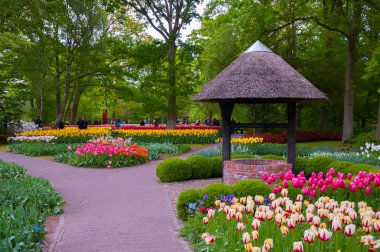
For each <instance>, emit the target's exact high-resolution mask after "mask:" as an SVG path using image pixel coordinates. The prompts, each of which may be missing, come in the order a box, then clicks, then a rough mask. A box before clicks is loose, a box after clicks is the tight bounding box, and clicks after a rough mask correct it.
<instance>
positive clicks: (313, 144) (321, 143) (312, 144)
mask: <svg viewBox="0 0 380 252" xmlns="http://www.w3.org/2000/svg"><path fill="white" fill-rule="evenodd" d="M302 144H306V145H307V146H309V147H318V146H328V147H336V148H342V147H343V146H342V145H341V142H340V141H318V142H305V143H302Z"/></svg>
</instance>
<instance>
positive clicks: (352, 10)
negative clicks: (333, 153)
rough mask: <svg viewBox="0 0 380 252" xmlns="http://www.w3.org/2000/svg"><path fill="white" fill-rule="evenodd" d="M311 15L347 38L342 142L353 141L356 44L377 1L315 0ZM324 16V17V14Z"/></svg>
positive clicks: (327, 27)
mask: <svg viewBox="0 0 380 252" xmlns="http://www.w3.org/2000/svg"><path fill="white" fill-rule="evenodd" d="M316 3H317V4H316V5H315V6H318V8H319V11H318V10H316V11H315V12H314V13H315V16H313V17H312V19H313V20H314V21H315V22H316V23H317V24H318V25H320V26H321V27H323V28H325V29H327V30H330V31H333V32H337V33H338V34H340V35H341V36H343V38H344V39H345V41H346V52H345V57H346V65H345V74H344V77H345V78H344V113H343V134H342V143H348V142H350V140H351V138H352V137H353V133H354V83H353V82H354V74H355V71H356V69H355V63H356V62H357V59H358V58H357V46H358V42H359V38H360V35H361V34H362V33H363V32H364V31H365V28H364V27H363V23H364V22H363V20H365V19H366V17H368V14H369V13H371V12H373V10H374V9H377V8H378V6H376V3H375V1H371V0H368V1H362V0H352V1H333V0H323V1H322V5H320V1H316ZM320 17H323V20H322V18H320Z"/></svg>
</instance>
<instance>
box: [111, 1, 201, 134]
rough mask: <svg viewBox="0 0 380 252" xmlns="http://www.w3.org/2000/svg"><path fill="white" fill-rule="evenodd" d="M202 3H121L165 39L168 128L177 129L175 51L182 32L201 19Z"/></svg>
mask: <svg viewBox="0 0 380 252" xmlns="http://www.w3.org/2000/svg"><path fill="white" fill-rule="evenodd" d="M201 1H202V0H130V1H129V0H118V1H117V2H119V3H120V4H124V5H127V6H130V7H131V8H133V10H134V11H135V12H136V13H137V14H139V15H141V16H142V17H144V18H145V19H146V20H147V22H148V23H149V24H150V26H151V27H152V28H153V29H155V30H156V31H157V32H158V33H159V34H160V35H161V36H162V38H163V39H164V41H165V42H166V43H167V46H168V70H167V75H168V95H167V99H168V115H167V128H169V129H174V127H175V124H176V117H177V90H176V52H177V42H178V39H179V38H180V35H181V29H182V28H183V27H184V26H185V25H187V24H189V23H190V22H191V20H192V19H193V18H195V17H198V13H197V11H196V7H197V5H198V4H199V3H200V2H201Z"/></svg>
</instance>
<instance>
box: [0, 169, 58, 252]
mask: <svg viewBox="0 0 380 252" xmlns="http://www.w3.org/2000/svg"><path fill="white" fill-rule="evenodd" d="M7 166H8V167H7ZM63 204H64V202H63V200H62V198H61V197H60V195H59V193H58V192H57V191H55V190H54V189H53V187H52V186H51V185H50V183H49V181H47V180H45V179H42V178H33V177H29V176H27V175H26V171H25V169H23V168H22V167H20V166H18V165H16V164H10V163H5V162H3V161H0V251H41V242H42V240H43V237H44V236H45V230H44V220H45V219H46V217H48V216H49V215H57V214H61V213H62V212H63Z"/></svg>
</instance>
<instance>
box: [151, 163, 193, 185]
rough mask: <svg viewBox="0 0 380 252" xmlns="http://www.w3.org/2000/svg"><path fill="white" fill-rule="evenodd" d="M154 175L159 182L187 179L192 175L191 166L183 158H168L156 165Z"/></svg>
mask: <svg viewBox="0 0 380 252" xmlns="http://www.w3.org/2000/svg"><path fill="white" fill-rule="evenodd" d="M156 175H157V177H158V179H159V180H160V181H161V182H174V181H184V180H188V179H191V176H192V173H191V166H190V165H189V163H188V162H186V161H185V160H183V159H180V158H168V159H166V160H164V161H162V162H161V163H160V164H159V165H158V166H157V170H156Z"/></svg>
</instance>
